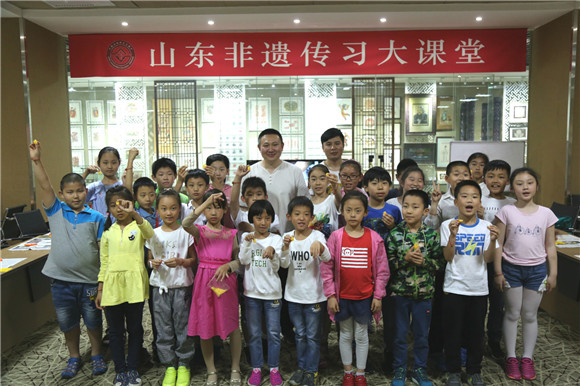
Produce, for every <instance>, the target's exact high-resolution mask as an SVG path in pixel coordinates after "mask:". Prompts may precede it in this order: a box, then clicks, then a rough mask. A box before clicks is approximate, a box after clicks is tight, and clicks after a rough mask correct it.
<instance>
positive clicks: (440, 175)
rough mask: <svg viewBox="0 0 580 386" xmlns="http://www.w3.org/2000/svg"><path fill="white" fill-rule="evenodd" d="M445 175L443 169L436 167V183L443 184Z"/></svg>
mask: <svg viewBox="0 0 580 386" xmlns="http://www.w3.org/2000/svg"><path fill="white" fill-rule="evenodd" d="M445 175H446V171H445V169H437V183H438V184H445V183H446V181H445Z"/></svg>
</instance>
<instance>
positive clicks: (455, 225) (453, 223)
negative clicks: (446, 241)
mask: <svg viewBox="0 0 580 386" xmlns="http://www.w3.org/2000/svg"><path fill="white" fill-rule="evenodd" d="M462 222H463V220H458V219H455V220H453V221H451V222H450V223H449V232H450V233H451V237H455V236H457V231H458V230H459V224H461V223H462Z"/></svg>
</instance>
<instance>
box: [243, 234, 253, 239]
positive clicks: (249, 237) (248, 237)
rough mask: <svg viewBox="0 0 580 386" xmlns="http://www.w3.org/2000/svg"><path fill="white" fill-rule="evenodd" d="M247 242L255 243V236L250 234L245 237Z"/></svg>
mask: <svg viewBox="0 0 580 386" xmlns="http://www.w3.org/2000/svg"><path fill="white" fill-rule="evenodd" d="M244 240H245V241H254V234H253V233H248V234H246V237H244Z"/></svg>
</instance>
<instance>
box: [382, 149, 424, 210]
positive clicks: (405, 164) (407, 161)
mask: <svg viewBox="0 0 580 386" xmlns="http://www.w3.org/2000/svg"><path fill="white" fill-rule="evenodd" d="M412 166H415V167H417V162H416V161H415V160H414V159H412V158H403V159H402V160H401V161H399V163H398V164H397V171H396V172H395V179H396V180H397V182H398V183H399V188H391V190H389V194H388V195H387V201H388V200H390V199H392V198H397V197H400V196H402V195H403V192H402V189H400V187H401V185H402V183H401V179H402V176H403V173H405V170H407V168H410V167H412Z"/></svg>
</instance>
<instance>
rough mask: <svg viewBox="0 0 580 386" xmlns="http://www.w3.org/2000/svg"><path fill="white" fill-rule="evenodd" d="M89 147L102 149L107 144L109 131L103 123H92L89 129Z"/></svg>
mask: <svg viewBox="0 0 580 386" xmlns="http://www.w3.org/2000/svg"><path fill="white" fill-rule="evenodd" d="M87 138H88V140H89V146H88V147H89V149H102V148H104V147H105V146H107V133H106V130H105V126H103V125H91V126H89V127H88V129H87Z"/></svg>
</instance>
